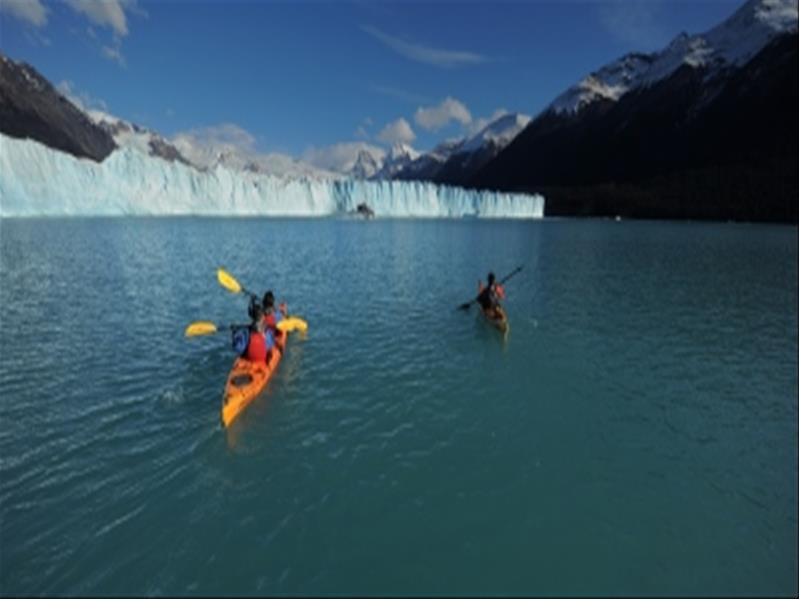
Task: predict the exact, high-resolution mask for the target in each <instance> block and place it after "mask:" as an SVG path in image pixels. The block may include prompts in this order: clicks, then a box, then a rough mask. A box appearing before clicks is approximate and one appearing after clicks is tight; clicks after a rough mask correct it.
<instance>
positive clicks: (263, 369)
mask: <svg viewBox="0 0 799 599" xmlns="http://www.w3.org/2000/svg"><path fill="white" fill-rule="evenodd" d="M287 338H288V333H283V334H282V335H281V336H280V339H279V340H277V341H276V342H275V347H274V348H273V349H272V355H271V356H270V359H269V361H268V362H266V363H265V362H252V361H250V360H247V359H245V358H236V361H235V362H233V368H231V369H230V374H228V377H227V383H225V394H224V395H223V396H222V426H224V427H228V426H230V423H231V422H233V420H235V418H236V416H238V415H239V414H241V412H242V411H243V410H244V408H246V407H247V406H248V405H249V404H250V402H252V400H253V399H255V398H256V397H257V396H258V394H259V393H261V391H263V390H264V387H266V383H268V382H269V379H270V378H271V377H272V373H274V372H275V370H277V366H278V364H280V358H281V357H282V356H283V350H284V348H285V346H286V339H287Z"/></svg>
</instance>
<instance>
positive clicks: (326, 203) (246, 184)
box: [0, 135, 544, 218]
mask: <svg viewBox="0 0 799 599" xmlns="http://www.w3.org/2000/svg"><path fill="white" fill-rule="evenodd" d="M364 202H365V203H366V204H368V205H369V206H370V207H371V208H372V209H373V210H374V211H375V213H376V214H377V216H378V217H464V216H474V217H496V218H539V217H541V216H543V213H544V199H543V198H542V197H541V196H538V195H524V194H509V193H495V192H489V191H473V190H465V189H461V188H457V187H447V186H439V185H434V184H431V183H421V182H415V181H414V182H401V181H355V180H350V179H341V180H320V179H312V178H297V179H288V178H283V177H275V176H271V175H267V174H262V173H248V172H237V171H233V170H230V169H228V168H225V167H224V166H221V165H218V166H216V167H215V168H213V169H211V170H208V171H206V172H203V171H199V170H197V169H195V168H192V167H190V166H187V165H185V164H182V163H180V162H168V161H165V160H162V159H160V158H156V157H152V156H147V155H145V154H143V153H141V152H138V151H136V150H135V149H133V148H120V149H118V150H116V151H114V152H113V153H112V154H111V155H110V156H108V158H106V159H105V160H104V161H103V162H102V163H96V162H94V161H91V160H86V159H78V158H75V157H73V156H71V155H69V154H66V153H64V152H58V151H55V150H51V149H49V148H47V147H46V146H43V145H41V144H39V143H37V142H34V141H31V140H19V139H15V138H11V137H8V136H5V135H0V216H2V217H16V216H66V215H91V216H95V215H126V214H133V215H178V214H196V215H219V216H223V215H269V216H330V215H335V214H340V213H347V212H352V211H354V210H355V209H356V207H357V205H358V204H360V203H364Z"/></svg>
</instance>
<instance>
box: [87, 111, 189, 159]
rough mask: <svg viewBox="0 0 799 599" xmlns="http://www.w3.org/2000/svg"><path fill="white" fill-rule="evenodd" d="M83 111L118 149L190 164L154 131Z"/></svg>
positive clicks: (105, 115) (101, 114)
mask: <svg viewBox="0 0 799 599" xmlns="http://www.w3.org/2000/svg"><path fill="white" fill-rule="evenodd" d="M83 111H84V112H85V113H86V115H87V116H88V117H89V118H90V119H91V121H92V122H93V123H94V124H95V125H97V126H98V127H100V128H101V129H103V130H105V131H106V132H108V134H109V135H111V137H113V138H114V142H115V143H116V145H117V146H118V147H120V148H133V149H134V150H136V151H137V152H141V153H143V154H146V155H149V156H157V157H159V158H163V159H164V160H168V161H173V160H177V161H178V162H182V163H184V164H191V163H190V162H189V161H188V160H186V158H185V157H184V156H183V155H182V154H181V153H180V151H179V150H178V149H177V148H176V147H175V146H174V145H173V144H172V143H170V142H169V141H168V140H166V139H165V138H164V137H162V136H161V135H159V134H158V133H156V132H155V131H151V130H150V129H147V128H146V127H140V126H139V125H136V124H135V123H130V122H128V121H125V120H123V119H120V118H118V117H115V116H112V115H110V114H107V113H105V112H103V111H101V110H93V109H83Z"/></svg>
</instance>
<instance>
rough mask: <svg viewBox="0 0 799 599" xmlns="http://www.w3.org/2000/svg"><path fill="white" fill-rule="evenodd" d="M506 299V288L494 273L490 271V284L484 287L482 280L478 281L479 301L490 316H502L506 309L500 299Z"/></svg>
mask: <svg viewBox="0 0 799 599" xmlns="http://www.w3.org/2000/svg"><path fill="white" fill-rule="evenodd" d="M501 299H503V300H504V299H505V288H504V287H503V286H502V285H501V284H499V283H497V282H496V277H494V273H493V272H490V273H488V285H487V286H485V287H483V282H482V281H477V303H478V304H480V307H481V308H482V309H483V312H485V314H486V316H488V317H489V318H501V316H502V314H504V311H503V310H502V306H501V305H500V303H499V300H501Z"/></svg>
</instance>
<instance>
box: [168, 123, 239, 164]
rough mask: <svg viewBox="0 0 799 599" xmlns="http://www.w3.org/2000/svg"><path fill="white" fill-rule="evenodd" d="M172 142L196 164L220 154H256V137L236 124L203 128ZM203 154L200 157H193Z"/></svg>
mask: <svg viewBox="0 0 799 599" xmlns="http://www.w3.org/2000/svg"><path fill="white" fill-rule="evenodd" d="M172 142H173V143H174V144H175V146H176V147H177V148H178V149H179V150H180V151H181V152H184V150H185V152H184V156H186V158H188V159H189V160H191V161H192V162H195V163H196V164H205V163H206V162H209V160H210V158H213V157H215V156H216V155H218V154H220V153H231V154H242V155H250V154H255V137H253V136H252V135H251V134H250V133H249V132H248V131H246V130H245V129H242V128H241V127H239V126H238V125H236V124H235V123H223V124H221V125H215V126H213V127H201V128H198V129H191V130H189V131H183V132H181V133H177V134H176V135H175V136H174V137H173V138H172ZM195 152H202V154H203V155H202V156H200V155H192V154H193V153H195Z"/></svg>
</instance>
